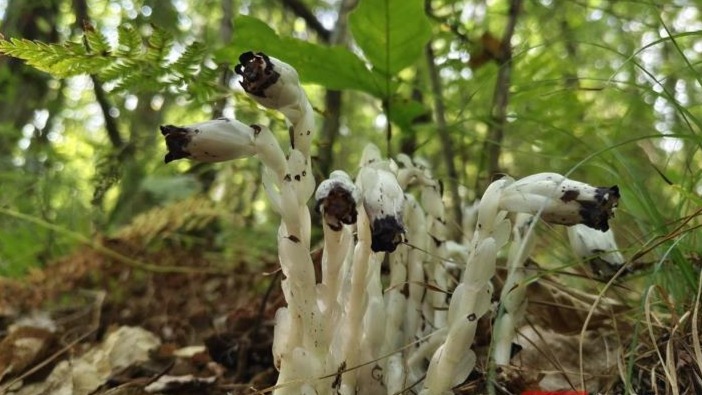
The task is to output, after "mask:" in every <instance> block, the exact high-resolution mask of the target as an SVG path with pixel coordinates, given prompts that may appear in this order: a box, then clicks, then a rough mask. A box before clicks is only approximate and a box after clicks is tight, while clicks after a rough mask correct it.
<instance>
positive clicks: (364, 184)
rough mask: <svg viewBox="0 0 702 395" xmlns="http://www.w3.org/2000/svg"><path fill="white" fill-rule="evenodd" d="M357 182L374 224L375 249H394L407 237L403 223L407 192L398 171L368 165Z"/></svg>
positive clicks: (371, 224)
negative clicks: (400, 180) (400, 182)
mask: <svg viewBox="0 0 702 395" xmlns="http://www.w3.org/2000/svg"><path fill="white" fill-rule="evenodd" d="M356 183H357V184H358V185H359V187H360V189H361V193H362V195H363V207H364V209H365V211H366V213H367V214H368V219H369V222H370V227H371V250H373V251H374V252H379V251H386V252H393V251H395V248H397V245H398V244H400V243H401V242H402V241H403V240H404V233H405V228H404V226H403V224H402V205H403V204H404V200H405V197H404V193H403V192H402V188H401V187H400V184H398V183H397V178H395V175H394V174H393V173H391V172H389V171H387V170H383V169H376V168H373V167H370V166H364V167H363V168H361V171H360V172H359V173H358V177H357V179H356Z"/></svg>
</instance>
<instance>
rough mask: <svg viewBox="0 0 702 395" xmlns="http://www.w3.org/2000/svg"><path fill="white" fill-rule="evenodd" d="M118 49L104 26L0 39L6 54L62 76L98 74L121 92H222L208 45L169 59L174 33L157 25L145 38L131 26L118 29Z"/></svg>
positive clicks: (203, 94)
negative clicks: (62, 38) (70, 35)
mask: <svg viewBox="0 0 702 395" xmlns="http://www.w3.org/2000/svg"><path fill="white" fill-rule="evenodd" d="M117 41H118V43H117V47H116V48H112V47H111V46H110V44H109V42H108V40H107V38H106V37H105V36H104V35H103V34H102V33H100V31H99V30H97V29H95V28H94V27H92V25H87V27H86V28H85V29H84V34H83V37H82V40H81V41H79V42H65V43H61V44H49V43H44V42H40V41H32V40H27V39H19V38H12V39H10V40H4V39H2V38H0V54H6V55H8V56H12V57H15V58H19V59H22V60H25V61H26V62H27V64H28V65H30V66H32V67H34V68H36V69H38V70H41V71H44V72H46V73H49V74H51V75H53V76H55V77H58V78H66V77H71V76H75V75H79V74H92V75H96V76H97V77H98V78H99V79H100V80H101V81H102V82H109V83H112V84H114V86H115V87H116V90H117V91H126V90H133V91H164V90H170V91H172V92H178V93H185V94H188V95H190V96H191V97H197V98H198V99H200V100H203V101H204V100H207V99H208V98H210V97H212V95H214V94H215V93H217V89H218V86H217V80H218V75H217V71H216V70H212V69H210V68H208V67H205V66H204V62H205V60H206V56H207V49H206V48H205V46H204V45H203V44H201V43H198V42H194V43H192V44H190V45H188V46H187V47H186V48H185V50H184V51H183V53H182V54H181V55H180V56H179V57H178V58H177V59H176V60H175V61H173V62H169V61H168V59H167V58H168V57H169V55H170V53H171V50H172V48H173V45H174V39H173V35H172V34H170V33H169V32H167V31H166V30H164V29H162V28H159V27H156V26H153V30H152V32H151V33H150V34H149V36H147V37H142V35H141V34H140V33H139V31H138V30H137V29H135V28H134V27H132V26H131V25H123V26H120V27H119V28H118V39H117Z"/></svg>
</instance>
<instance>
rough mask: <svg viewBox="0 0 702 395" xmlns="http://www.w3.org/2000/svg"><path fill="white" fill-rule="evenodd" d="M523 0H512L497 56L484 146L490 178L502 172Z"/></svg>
mask: <svg viewBox="0 0 702 395" xmlns="http://www.w3.org/2000/svg"><path fill="white" fill-rule="evenodd" d="M521 3H522V1H521V0H511V1H510V6H509V20H508V22H507V27H505V32H504V35H503V36H502V43H501V44H502V45H501V48H500V53H499V54H498V57H497V59H496V60H497V64H498V65H499V67H500V68H499V71H498V74H497V81H496V82H495V92H494V94H493V98H492V113H491V122H490V124H489V125H488V128H489V129H488V135H487V139H486V140H485V143H484V146H483V148H484V149H483V154H484V155H485V156H484V158H487V166H486V173H487V175H488V179H487V181H486V184H487V183H489V182H490V178H492V176H493V175H494V174H497V173H500V164H499V163H500V151H501V146H502V140H503V139H504V134H505V125H506V123H507V104H508V103H509V85H510V81H511V74H512V46H511V41H512V35H513V34H514V28H515V26H516V24H517V16H518V15H519V10H520V8H521Z"/></svg>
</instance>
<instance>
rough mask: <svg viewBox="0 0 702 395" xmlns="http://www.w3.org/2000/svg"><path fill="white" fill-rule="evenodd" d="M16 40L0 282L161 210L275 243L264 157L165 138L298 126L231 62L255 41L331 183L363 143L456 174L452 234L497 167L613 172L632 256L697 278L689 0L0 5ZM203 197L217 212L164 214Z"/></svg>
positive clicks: (697, 100)
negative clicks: (291, 89)
mask: <svg viewBox="0 0 702 395" xmlns="http://www.w3.org/2000/svg"><path fill="white" fill-rule="evenodd" d="M0 33H2V35H3V36H4V39H5V40H6V41H3V45H2V46H1V47H0V52H5V53H6V54H9V55H12V56H2V55H0V191H1V192H0V274H2V275H19V274H21V273H24V272H26V270H27V269H28V268H29V267H33V266H42V265H46V264H47V263H49V262H50V261H52V260H54V259H56V258H57V257H59V256H63V255H66V254H68V253H70V252H71V251H73V250H74V249H75V248H76V247H77V245H79V244H80V243H81V242H84V241H85V240H89V239H91V238H92V237H94V236H95V235H116V234H120V233H119V232H120V231H121V232H122V234H123V233H124V232H125V229H134V226H135V225H134V224H142V225H144V224H148V223H152V224H153V223H160V222H158V221H155V220H154V221H147V220H145V218H152V217H148V215H152V216H153V215H154V213H155V212H158V213H167V212H168V213H171V214H168V215H172V216H178V215H181V216H184V217H186V218H188V217H196V218H209V219H207V220H202V221H201V222H197V221H195V222H197V225H192V223H193V221H190V222H188V223H189V224H190V225H188V226H185V225H182V223H183V221H171V222H168V221H167V223H170V224H171V225H163V227H161V228H159V229H161V230H160V231H163V229H170V228H169V226H170V227H171V228H172V229H171V231H172V233H175V234H179V235H180V236H181V237H177V240H178V242H179V243H196V244H197V243H199V244H201V245H204V246H206V247H207V249H208V250H209V251H211V252H212V253H217V254H220V255H218V256H219V259H222V260H224V261H226V260H235V259H241V258H242V257H248V258H251V259H256V257H259V256H261V254H262V252H265V251H267V252H268V253H272V254H274V250H275V247H274V242H275V240H274V234H275V231H274V229H275V226H276V225H275V223H276V221H275V218H274V216H273V215H272V214H271V213H270V212H269V210H268V207H267V204H266V198H265V193H263V192H262V190H261V188H260V187H259V172H258V167H259V165H258V163H256V162H255V161H254V160H248V161H246V160H244V161H235V162H227V163H222V164H216V165H198V164H194V163H190V162H187V161H179V162H176V163H175V164H171V165H169V166H166V165H164V164H163V155H164V154H165V147H164V144H163V142H162V141H161V137H160V134H159V132H158V126H159V125H160V124H164V123H168V124H188V123H193V122H197V121H201V120H204V119H210V118H214V117H218V116H221V115H224V116H236V117H237V118H238V119H240V120H242V121H244V122H248V123H254V122H258V123H267V124H270V125H271V126H272V128H273V130H276V131H278V133H279V136H280V138H281V141H282V140H283V139H284V138H285V136H286V131H285V126H284V123H283V119H282V117H281V116H279V115H278V114H275V113H272V112H265V111H263V110H261V109H259V108H257V107H256V106H255V105H254V104H253V102H252V101H250V100H249V99H247V97H246V96H245V95H244V94H243V93H242V91H241V89H240V88H239V87H238V82H237V78H236V77H235V76H234V75H233V73H232V70H231V68H232V67H233V65H234V64H236V63H237V56H238V54H239V53H241V52H242V51H246V50H255V51H264V52H266V53H268V54H270V55H273V56H276V57H278V58H281V59H283V60H285V61H287V62H289V63H291V64H292V65H293V66H295V67H296V68H297V69H298V71H299V73H300V76H301V79H302V81H303V83H305V84H306V87H307V89H308V92H309V95H310V99H311V101H312V103H313V106H314V107H315V110H316V111H317V113H318V121H319V122H318V125H319V134H318V135H317V137H316V145H315V164H314V167H315V172H316V177H317V179H318V181H319V180H321V179H322V178H323V177H324V176H325V175H328V173H329V172H330V171H331V170H333V169H337V168H340V169H345V170H347V171H350V172H352V173H355V169H356V167H357V162H358V159H359V157H360V153H361V150H362V148H363V146H364V145H365V144H366V143H368V142H373V143H376V144H377V145H378V146H380V147H382V148H383V149H384V150H386V151H387V152H388V153H390V154H391V155H395V154H397V153H399V152H404V153H407V154H409V155H412V156H419V157H422V158H424V159H425V160H426V161H428V162H429V163H430V164H431V166H432V167H433V168H434V169H435V170H434V171H435V173H436V174H437V175H438V177H439V178H441V179H442V180H444V183H445V185H446V186H447V188H446V191H445V201H446V203H447V205H448V206H449V207H450V208H451V213H452V215H451V225H452V228H453V230H454V233H455V236H456V237H459V236H460V234H459V233H460V230H459V227H458V225H457V224H458V223H460V217H461V213H462V209H463V207H464V206H466V205H470V204H471V202H472V201H473V200H474V199H475V198H476V197H479V196H480V194H481V190H482V189H484V188H485V186H486V185H487V184H488V183H489V181H490V180H491V179H492V178H493V177H495V176H496V175H497V174H499V173H507V174H510V175H512V176H514V177H522V176H525V175H528V174H530V173H535V172H541V171H554V172H560V173H569V175H570V177H571V178H575V179H578V180H582V181H586V182H588V183H590V184H594V185H602V186H611V185H614V184H617V185H619V186H620V188H621V191H622V204H621V206H620V209H619V211H618V212H617V217H616V219H615V220H614V224H613V226H614V229H615V231H616V232H617V237H618V240H619V242H620V246H621V247H622V248H623V250H624V251H623V252H624V254H625V256H627V257H628V258H632V259H633V260H636V261H640V262H645V263H647V265H646V271H647V272H649V273H650V272H653V273H656V274H657V275H655V276H649V278H650V280H647V281H655V282H658V283H660V284H663V285H675V286H672V287H666V288H668V289H672V290H673V292H680V295H681V296H682V295H685V294H686V293H688V292H689V291H690V290H691V289H693V288H692V287H694V286H695V283H696V275H695V274H694V273H695V270H699V268H695V264H697V265H698V264H699V252H700V250H701V248H700V247H699V246H700V245H702V240H700V236H699V234H700V233H699V231H695V229H697V228H698V227H699V226H700V224H701V222H700V219H699V214H700V212H699V209H700V206H701V205H700V201H701V198H700V195H701V193H702V182H701V180H702V178H701V177H700V175H701V173H702V154H700V147H701V145H702V137H701V136H700V133H701V132H702V124H701V122H702V108H701V107H700V104H701V103H702V85H701V83H700V81H701V74H700V70H701V67H700V62H701V61H702V15H701V14H700V10H699V8H698V7H697V5H696V4H695V2H693V1H692V0H690V1H685V0H674V1H627V2H621V1H606V0H564V1H553V0H525V1H520V0H501V1H486V0H433V1H432V0H426V1H423V0H412V1H404V0H383V1H379V0H360V2H358V4H356V2H355V1H349V0H341V1H339V0H256V1H241V0H206V1H193V0H170V1H166V0H164V1H149V0H118V1H103V0H72V1H67V0H32V1H26V0H0ZM13 39H26V40H35V41H34V44H36V42H41V43H47V44H48V43H61V44H60V45H57V46H55V47H45V48H43V49H42V48H41V47H36V45H35V47H36V48H35V47H31V45H30V44H32V42H31V41H21V40H13ZM67 42H72V43H74V44H71V45H65V44H63V43H67ZM506 43H511V46H510V45H506ZM95 45H97V46H98V47H100V46H101V45H102V46H104V48H103V50H102V51H92V49H93V48H95ZM46 48H49V49H46ZM154 48H157V49H158V50H159V51H160V52H159V51H154V50H153V49H154ZM13 51H14V52H13ZM32 51H34V52H32ZM42 51H44V52H42ZM46 51H49V52H50V51H53V52H52V53H54V54H55V57H56V58H49V57H47V53H48V52H46ZM91 51H92V52H91ZM56 54H57V55H56ZM148 54H151V55H148ZM17 57H19V58H24V59H28V60H29V61H30V63H31V64H33V65H34V66H35V67H30V66H28V65H27V64H26V63H25V62H24V61H22V60H19V59H17ZM47 59H51V61H49V60H47ZM57 59H59V60H57ZM60 59H65V61H62V60H60ZM183 59H185V60H183ZM178 61H181V63H180V64H179V63H177V62H178ZM42 65H43V66H44V67H43V68H42V67H41V66H42ZM37 67H38V68H39V69H43V70H46V71H49V72H50V73H51V74H48V73H46V72H42V71H38V70H37ZM86 73H90V74H89V75H88V74H86ZM74 74H75V75H74ZM67 75H68V76H69V77H66V78H58V77H64V76H67ZM187 199H200V200H198V201H199V202H206V203H202V204H192V205H189V206H187V207H188V209H187V210H185V209H179V210H171V211H167V210H165V211H164V210H163V208H164V207H167V206H169V205H172V204H183V201H186V200H187ZM183 207H186V206H183ZM154 210H161V211H154ZM191 210H194V211H195V212H193V211H191ZM198 210H202V211H198ZM139 215H141V217H138V216H139ZM163 215H166V214H163ZM129 224H132V225H131V226H132V227H131V228H129V227H128V225H129ZM173 224H175V225H173ZM144 226H145V225H144ZM208 226H209V227H213V228H212V229H214V231H211V232H205V233H202V232H196V231H194V230H199V229H200V228H204V227H208ZM137 227H138V226H137ZM154 227H155V228H158V226H154ZM141 228H142V229H143V226H141ZM195 228H197V229H195ZM212 229H210V230H212ZM544 229H546V230H545V231H544V232H542V233H544V234H545V236H544V237H543V239H544V241H543V243H544V244H547V245H548V246H549V248H545V249H541V252H540V254H541V255H542V256H541V257H539V258H540V259H542V261H543V262H551V263H552V267H556V268H557V267H559V265H560V266H568V265H573V264H574V262H575V260H574V258H573V256H572V254H570V253H569V252H568V249H567V248H566V244H567V242H566V238H565V237H564V236H563V234H562V233H561V232H560V231H558V230H556V229H549V228H545V227H544ZM154 232H158V231H154ZM147 233H148V232H147ZM151 236H153V234H151ZM139 237H141V236H139ZM143 238H144V243H147V244H149V243H150V246H151V248H167V245H164V244H163V243H158V242H157V241H155V240H158V239H159V238H154V237H149V235H147V234H145V235H143ZM264 240H268V241H264ZM671 262H672V264H670V263H671Z"/></svg>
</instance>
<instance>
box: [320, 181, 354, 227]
mask: <svg viewBox="0 0 702 395" xmlns="http://www.w3.org/2000/svg"><path fill="white" fill-rule="evenodd" d="M315 210H316V211H317V212H318V213H322V214H323V215H324V221H326V223H327V225H329V228H330V229H331V230H333V231H336V232H338V231H340V230H341V228H342V224H346V225H351V224H355V223H356V219H357V218H358V211H356V201H355V200H354V198H353V194H352V193H351V192H350V191H349V190H347V189H346V188H344V187H343V186H341V185H336V186H334V187H332V189H331V190H329V193H328V194H327V196H326V197H325V198H324V199H320V200H318V201H317V203H316V205H315Z"/></svg>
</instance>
